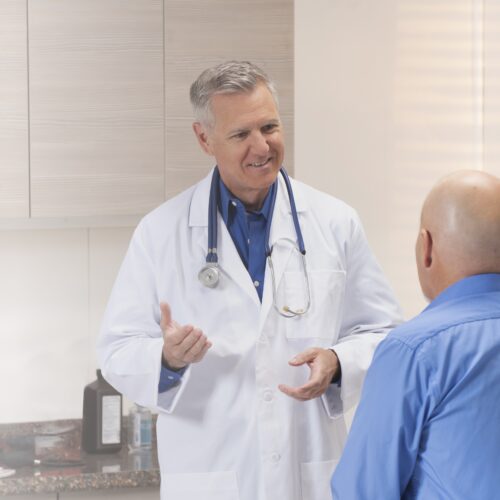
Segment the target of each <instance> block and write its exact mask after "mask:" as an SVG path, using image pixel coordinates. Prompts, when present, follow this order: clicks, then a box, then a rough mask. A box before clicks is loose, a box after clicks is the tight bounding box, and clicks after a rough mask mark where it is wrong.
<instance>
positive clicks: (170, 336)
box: [160, 302, 212, 370]
mask: <svg viewBox="0 0 500 500" xmlns="http://www.w3.org/2000/svg"><path fill="white" fill-rule="evenodd" d="M160 310H161V320H160V327H161V329H162V332H163V361H164V363H165V364H166V365H167V366H168V368H170V369H171V370H180V369H181V368H184V367H185V366H187V365H189V364H190V363H197V362H198V361H201V360H202V359H203V357H204V356H205V354H206V353H207V351H208V349H210V347H211V346H212V343H211V342H210V341H209V340H208V339H207V337H206V335H204V334H203V332H202V331H201V330H200V329H199V328H194V327H193V326H192V325H184V326H182V325H179V323H177V321H174V320H173V319H172V311H171V310H170V306H169V305H168V304H167V303H166V302H162V303H160Z"/></svg>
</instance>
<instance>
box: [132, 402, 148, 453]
mask: <svg viewBox="0 0 500 500" xmlns="http://www.w3.org/2000/svg"><path fill="white" fill-rule="evenodd" d="M152 435H153V418H152V415H151V412H150V411H149V410H148V409H147V408H144V407H143V406H139V405H137V404H135V405H134V406H132V408H130V412H129V415H128V447H129V449H130V451H140V450H149V449H151V445H152Z"/></svg>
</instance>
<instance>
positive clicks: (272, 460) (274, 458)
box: [271, 452, 281, 464]
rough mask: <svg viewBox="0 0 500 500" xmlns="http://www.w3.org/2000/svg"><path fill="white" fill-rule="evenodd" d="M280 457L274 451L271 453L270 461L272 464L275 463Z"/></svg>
mask: <svg viewBox="0 0 500 500" xmlns="http://www.w3.org/2000/svg"><path fill="white" fill-rule="evenodd" d="M280 459H281V455H280V454H279V453H276V452H274V453H271V462H272V463H273V464H277V463H278V462H279V461H280Z"/></svg>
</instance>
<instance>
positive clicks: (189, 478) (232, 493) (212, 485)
mask: <svg viewBox="0 0 500 500" xmlns="http://www.w3.org/2000/svg"><path fill="white" fill-rule="evenodd" d="M239 498H240V497H239V494H238V481H237V479H236V473H235V472H232V471H229V472H203V473H196V474H163V475H162V481H161V500H201V499H203V500H239Z"/></svg>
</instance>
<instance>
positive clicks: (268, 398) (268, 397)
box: [262, 389, 274, 402]
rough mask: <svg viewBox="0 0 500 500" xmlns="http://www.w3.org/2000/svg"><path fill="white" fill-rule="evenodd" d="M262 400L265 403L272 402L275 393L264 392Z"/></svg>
mask: <svg viewBox="0 0 500 500" xmlns="http://www.w3.org/2000/svg"><path fill="white" fill-rule="evenodd" d="M262 399H263V400H264V401H267V402H269V401H272V400H273V399H274V395H273V391H271V390H269V389H268V390H267V391H264V394H263V395H262Z"/></svg>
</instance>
